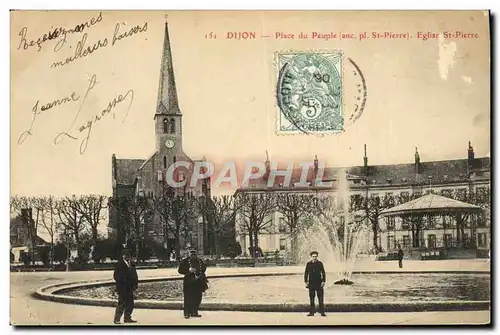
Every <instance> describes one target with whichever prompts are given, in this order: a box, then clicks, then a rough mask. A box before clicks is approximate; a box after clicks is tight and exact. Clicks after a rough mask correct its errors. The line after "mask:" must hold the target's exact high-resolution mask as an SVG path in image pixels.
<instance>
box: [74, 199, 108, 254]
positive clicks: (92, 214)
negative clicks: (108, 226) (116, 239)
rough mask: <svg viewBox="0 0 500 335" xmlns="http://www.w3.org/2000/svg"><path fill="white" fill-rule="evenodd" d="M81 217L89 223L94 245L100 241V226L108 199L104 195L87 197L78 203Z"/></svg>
mask: <svg viewBox="0 0 500 335" xmlns="http://www.w3.org/2000/svg"><path fill="white" fill-rule="evenodd" d="M76 205H77V206H76V208H77V210H78V211H79V213H80V215H81V216H83V218H84V219H85V220H86V221H87V223H88V225H87V227H88V228H89V229H90V236H91V241H92V245H94V246H95V245H96V244H97V241H98V240H99V225H100V224H101V223H102V221H103V219H104V217H105V214H106V211H105V210H106V208H107V198H106V197H105V196H104V195H95V194H91V195H85V196H82V197H81V198H80V199H79V201H78V202H77V203H76Z"/></svg>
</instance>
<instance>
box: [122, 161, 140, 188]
mask: <svg viewBox="0 0 500 335" xmlns="http://www.w3.org/2000/svg"><path fill="white" fill-rule="evenodd" d="M144 162H145V160H144V159H116V167H115V168H116V183H117V184H122V185H131V184H134V182H135V178H136V176H137V171H138V170H139V169H140V168H141V165H142V164H143V163H144Z"/></svg>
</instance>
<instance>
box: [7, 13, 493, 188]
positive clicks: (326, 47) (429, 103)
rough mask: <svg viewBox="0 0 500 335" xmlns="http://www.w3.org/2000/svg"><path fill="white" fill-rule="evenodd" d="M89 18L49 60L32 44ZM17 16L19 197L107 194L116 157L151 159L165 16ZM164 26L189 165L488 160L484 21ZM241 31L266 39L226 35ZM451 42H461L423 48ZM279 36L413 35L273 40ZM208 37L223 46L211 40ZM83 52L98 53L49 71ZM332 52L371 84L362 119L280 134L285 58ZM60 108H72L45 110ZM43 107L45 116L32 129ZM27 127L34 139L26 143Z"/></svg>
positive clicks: (457, 17) (330, 16)
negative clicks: (317, 131)
mask: <svg viewBox="0 0 500 335" xmlns="http://www.w3.org/2000/svg"><path fill="white" fill-rule="evenodd" d="M91 18H94V21H93V22H94V24H93V25H90V24H89V25H90V27H88V28H85V29H84V31H83V32H79V33H78V32H77V33H73V34H67V35H66V40H65V43H62V42H61V37H58V38H55V39H53V40H48V41H45V42H43V43H42V44H41V48H40V50H38V46H37V44H36V43H33V46H29V41H31V40H35V41H36V39H37V38H39V37H42V38H43V34H44V33H48V32H49V31H54V29H56V28H57V27H65V28H67V29H70V28H71V27H75V26H76V25H77V24H79V23H81V22H86V21H89V22H90V19H91ZM11 19H12V20H11V125H10V128H11V129H10V130H11V194H18V195H28V196H38V195H54V196H64V195H70V194H89V193H97V194H105V195H110V194H111V187H112V186H111V185H112V184H111V156H112V154H116V156H117V158H142V159H145V158H147V157H149V156H150V155H151V154H152V153H153V152H154V150H155V135H154V120H153V116H154V114H155V108H156V102H157V94H158V82H159V72H160V62H161V52H162V48H163V37H164V24H165V17H164V12H160V11H152V12H102V14H101V15H99V12H90V11H89V12H70V13H67V12H66V13H64V12H12V14H11ZM96 21H98V22H96ZM168 24H169V35H170V41H171V49H172V54H173V62H174V71H175V79H176V84H177V91H178V92H177V94H178V98H179V105H180V109H181V112H182V113H183V148H184V151H185V152H186V153H187V154H188V155H189V156H191V158H193V159H200V158H201V157H203V156H204V157H206V159H207V160H209V161H213V162H214V163H216V164H222V163H223V162H226V161H228V160H236V161H237V162H244V161H247V160H257V159H258V160H261V161H263V160H265V157H266V150H267V151H268V153H269V156H270V158H271V160H277V161H289V160H296V161H301V160H312V159H313V158H314V155H317V156H318V159H320V160H321V161H325V162H326V165H327V166H352V165H361V164H362V163H363V145H364V144H367V148H368V157H369V163H370V164H395V163H409V162H413V157H414V151H415V146H417V147H418V150H419V153H420V157H421V161H431V160H445V159H457V158H466V157H467V147H468V142H469V141H471V142H472V145H473V147H474V149H475V153H476V157H484V156H488V155H489V153H490V59H489V53H490V51H489V18H488V16H487V15H485V14H484V13H483V12H480V11H476V12H424V11H419V12H406V13H402V12H328V11H323V12H315V11H308V12H302V13H300V12H258V11H256V12H216V11H214V12H169V13H168ZM135 26H137V29H136V30H135V33H130V31H131V29H132V28H133V27H135ZM23 28H25V29H24V30H23ZM243 31H247V32H256V35H257V38H256V39H255V40H234V39H227V38H225V36H226V35H227V33H228V32H243ZM456 31H460V32H461V35H462V37H461V38H449V39H444V38H443V37H441V38H439V37H435V38H430V39H427V40H423V39H421V38H418V37H417V36H419V35H417V34H418V33H419V32H421V33H422V34H426V33H428V34H429V35H432V34H435V35H436V36H437V34H438V33H443V32H453V33H454V32H456ZM276 32H282V33H285V34H295V37H296V36H297V35H298V34H299V33H300V32H305V33H308V34H309V35H311V34H312V32H320V33H352V34H354V35H355V36H359V34H362V33H365V32H366V33H367V34H368V35H371V34H372V33H373V32H380V33H382V34H383V33H384V32H392V33H408V34H409V35H412V38H410V39H366V40H362V41H360V40H359V39H358V38H355V39H353V40H349V39H344V40H329V41H325V40H318V39H314V40H313V39H310V38H309V39H298V38H294V39H275V38H274V37H275V33H276ZM210 33H213V34H215V35H216V36H217V37H216V38H215V39H213V38H212V39H210V38H207V37H208V36H210V35H209V34H210ZM465 33H467V34H474V36H475V37H474V38H471V37H468V38H464V36H466V35H465ZM85 34H86V35H85ZM123 34H126V35H130V36H125V35H123ZM475 34H477V35H475ZM261 35H269V36H271V37H269V38H262V37H260V36H261ZM113 36H117V37H119V36H123V37H122V38H115V39H113ZM468 36H472V35H468ZM23 38H24V39H25V40H26V43H28V47H27V48H26V49H25V44H24V40H23ZM105 40H106V42H105ZM99 41H100V45H99V44H98V43H99ZM82 45H83V47H82V50H83V49H86V48H87V47H90V48H92V46H94V45H95V47H94V48H95V50H94V51H93V52H92V53H90V54H88V55H86V56H80V57H77V58H76V59H75V60H73V61H71V62H68V64H66V65H63V66H56V67H51V64H53V63H54V62H60V61H62V62H63V63H64V61H65V59H66V58H67V57H71V56H73V57H74V55H75V49H76V50H78V48H79V46H82ZM54 48H56V49H57V50H54ZM336 50H337V51H338V50H340V51H342V52H343V54H344V56H345V57H348V58H351V59H353V60H354V61H355V62H356V64H357V65H358V66H359V68H360V69H361V71H362V73H363V76H364V77H365V79H366V85H367V101H366V106H365V110H364V112H363V114H362V115H361V116H360V118H359V119H358V120H357V121H356V122H354V123H352V124H350V125H348V127H346V129H345V131H344V132H343V133H341V134H337V135H326V136H314V135H305V134H296V135H286V136H284V135H278V134H276V122H277V105H276V102H275V94H276V89H275V87H276V72H277V69H276V53H278V52H304V51H308V52H311V51H322V52H334V51H336ZM343 66H344V67H343V69H344V72H343V74H342V77H343V80H344V84H345V85H344V88H343V95H344V98H345V99H344V102H345V106H344V108H345V110H346V112H347V111H348V110H350V109H352V107H353V103H354V102H353V101H354V100H353V99H354V97H355V95H356V87H355V85H354V84H353V80H354V79H353V73H352V71H351V70H352V69H351V68H349V63H348V62H347V61H346V60H344V63H343ZM93 78H94V79H93ZM89 87H90V90H88V89H89ZM87 90H88V91H89V92H88V94H87V96H86V98H84V97H85V92H86V91H87ZM130 92H132V93H130ZM120 96H121V98H123V101H119V102H117V103H116V106H115V107H114V108H112V109H111V110H110V112H109V113H107V114H106V116H103V117H102V119H101V120H99V121H98V122H94V124H93V125H92V129H91V136H90V137H89V139H88V142H87V143H86V150H85V151H84V153H83V154H81V153H80V149H81V147H80V145H81V143H82V139H83V138H84V137H85V136H84V134H86V132H85V131H88V129H84V128H85V125H86V124H87V122H88V121H89V120H94V119H95V115H96V114H100V113H101V111H102V110H103V109H105V108H106V107H107V106H108V105H109V103H110V102H112V101H113V99H118V100H120V99H121V98H119V97H120ZM132 96H133V99H132ZM55 100H59V101H63V102H61V103H56V105H55V106H53V107H52V108H49V109H45V107H44V110H42V106H47V104H49V103H51V102H54V101H55ZM83 100H85V103H84V105H83V107H82V109H81V111H80V112H79V113H78V110H79V108H80V105H81V104H80V102H81V101H83ZM37 101H38V105H37ZM128 106H130V109H129V110H128V113H127V108H128ZM34 109H35V110H36V111H37V112H38V113H39V114H36V118H35V121H34V122H33V125H32V126H31V124H32V120H33V115H34V113H33V110H34ZM77 113H78V114H77ZM125 115H126V119H125V121H124V122H123V120H124V117H125ZM30 126H31V128H30ZM82 127H83V128H82ZM79 129H83V130H82V132H80V131H79ZM27 130H30V133H31V135H28V136H26V135H25V136H24V137H25V138H24V137H22V140H21V141H19V138H20V136H21V134H23V132H24V133H25V134H26V131H27ZM64 132H69V133H70V134H71V135H72V136H77V137H78V139H77V140H74V139H72V138H70V137H67V136H65V135H61V136H59V138H58V139H59V140H61V141H60V142H59V143H58V144H57V145H56V144H54V140H55V139H56V137H57V135H58V134H60V133H64ZM18 142H22V143H21V144H19V143H18ZM213 191H214V192H215V193H216V192H217V190H213Z"/></svg>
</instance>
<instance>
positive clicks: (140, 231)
mask: <svg viewBox="0 0 500 335" xmlns="http://www.w3.org/2000/svg"><path fill="white" fill-rule="evenodd" d="M152 209H153V202H152V200H151V199H150V198H146V197H135V198H134V199H131V200H130V201H129V209H128V213H129V215H130V220H129V221H128V222H130V224H131V226H130V229H129V232H130V234H131V235H132V237H133V238H134V242H135V250H136V253H137V255H139V252H140V246H141V240H142V239H143V237H144V229H145V225H146V218H147V217H148V215H150V214H151V212H152Z"/></svg>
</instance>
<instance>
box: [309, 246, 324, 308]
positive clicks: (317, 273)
mask: <svg viewBox="0 0 500 335" xmlns="http://www.w3.org/2000/svg"><path fill="white" fill-rule="evenodd" d="M309 255H310V256H311V258H312V259H311V260H310V261H309V262H307V264H306V270H305V272H304V281H305V283H306V288H308V289H309V301H310V305H309V314H307V316H313V315H314V313H315V306H314V300H315V298H316V295H317V296H318V303H319V312H320V313H321V316H326V314H325V304H324V290H323V287H324V286H325V283H326V272H325V268H324V266H323V263H322V262H321V261H319V260H318V252H317V251H312V252H311V253H310V254H309Z"/></svg>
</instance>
